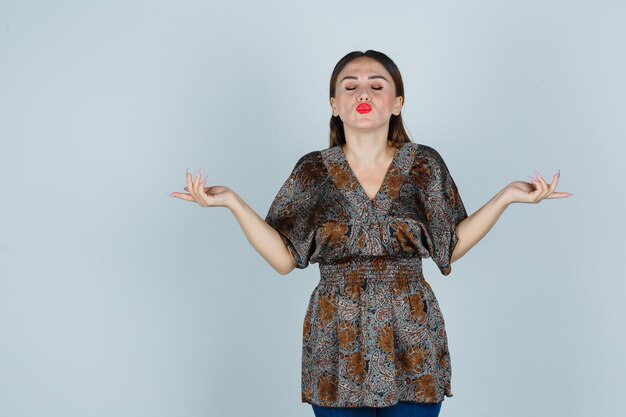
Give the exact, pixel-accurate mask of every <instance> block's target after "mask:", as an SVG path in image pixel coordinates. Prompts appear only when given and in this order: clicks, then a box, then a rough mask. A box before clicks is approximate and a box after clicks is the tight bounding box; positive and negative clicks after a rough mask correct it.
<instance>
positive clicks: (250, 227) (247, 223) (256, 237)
mask: <svg viewBox="0 0 626 417" xmlns="http://www.w3.org/2000/svg"><path fill="white" fill-rule="evenodd" d="M228 208H229V209H230V211H231V212H232V213H233V215H234V216H235V219H236V220H237V222H238V223H239V226H240V227H241V230H243V233H244V235H245V236H246V238H247V239H248V242H250V244H251V245H252V247H253V248H254V249H255V250H256V251H257V252H258V253H259V254H260V255H261V256H262V257H263V258H264V259H265V260H266V261H267V262H268V263H269V264H270V265H271V266H272V268H274V269H275V270H276V271H277V272H278V273H279V274H281V275H286V274H288V273H289V272H290V271H292V270H293V269H294V268H295V260H294V259H293V256H291V253H290V252H289V250H288V249H287V246H286V245H285V243H284V242H283V240H282V238H281V237H280V235H279V234H278V232H277V231H276V230H275V229H274V228H273V227H272V226H270V225H269V224H267V223H266V222H265V220H264V219H262V218H261V217H260V216H259V215H258V214H257V213H256V212H255V211H254V210H253V209H252V207H250V206H249V205H248V204H247V203H246V202H245V201H244V200H243V199H242V198H241V197H240V196H239V195H237V194H234V195H233V197H232V199H231V201H229V203H228Z"/></svg>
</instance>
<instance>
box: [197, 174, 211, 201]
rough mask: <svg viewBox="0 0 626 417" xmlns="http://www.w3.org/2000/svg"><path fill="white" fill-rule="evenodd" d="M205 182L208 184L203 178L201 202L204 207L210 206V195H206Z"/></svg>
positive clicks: (200, 191)
mask: <svg viewBox="0 0 626 417" xmlns="http://www.w3.org/2000/svg"><path fill="white" fill-rule="evenodd" d="M204 184H206V179H203V180H202V181H200V187H199V196H200V202H199V203H200V205H201V206H202V207H209V201H208V196H207V195H206V192H205V188H204Z"/></svg>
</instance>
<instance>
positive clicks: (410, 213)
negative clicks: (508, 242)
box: [265, 142, 467, 407]
mask: <svg viewBox="0 0 626 417" xmlns="http://www.w3.org/2000/svg"><path fill="white" fill-rule="evenodd" d="M466 217H467V213H466V211H465V207H464V205H463V202H462V201H461V198H460V196H459V193H458V190H457V187H456V185H455V183H454V181H453V179H452V177H451V175H450V172H449V171H448V168H447V167H446V164H445V163H444V161H443V159H442V157H441V155H440V154H439V153H438V152H437V151H436V150H435V149H433V148H431V147H429V146H426V145H422V144H417V143H413V142H407V143H404V144H402V146H401V147H399V148H396V150H395V154H394V156H393V159H392V162H391V164H390V165H389V168H388V170H387V172H386V174H385V178H384V180H383V183H382V186H381V187H380V189H379V191H378V193H377V194H376V196H375V197H374V198H373V199H371V200H370V198H369V197H368V196H367V194H366V193H365V190H364V189H363V188H362V186H361V185H360V183H359V182H358V180H357V179H356V176H355V175H354V173H353V171H352V169H351V168H350V166H349V164H348V161H347V159H346V156H345V154H344V152H343V150H342V149H341V147H340V146H333V147H330V148H327V149H323V150H317V151H312V152H309V153H307V154H306V155H304V156H302V157H301V158H300V159H299V160H298V162H297V163H296V165H295V167H294V168H293V171H292V173H291V174H290V175H289V177H288V178H287V180H286V181H285V182H284V184H283V185H282V187H281V188H280V190H279V191H278V194H277V195H276V197H275V199H274V200H273V202H272V204H271V206H270V209H269V212H268V213H267V216H266V218H265V221H266V222H267V223H268V224H269V225H270V226H272V227H273V228H274V229H276V230H277V231H278V233H279V234H280V236H281V237H282V239H283V241H284V242H285V245H286V246H287V248H288V249H289V251H290V252H291V254H292V255H293V257H294V259H295V261H296V263H297V268H300V269H304V268H306V267H307V266H308V265H309V263H318V264H319V270H320V282H319V284H318V285H317V287H315V289H314V290H313V293H312V294H311V298H310V301H309V305H308V308H307V310H306V314H305V317H304V326H303V327H304V329H303V346H302V402H303V403H304V402H305V403H310V404H316V405H319V406H325V407H364V406H368V407H387V406H391V405H394V404H396V403H398V402H399V401H408V402H415V403H434V402H440V401H443V399H444V395H445V396H447V397H452V391H451V385H450V377H451V366H450V354H449V352H448V343H447V335H446V330H445V326H444V320H443V316H442V313H441V310H440V308H439V304H438V302H437V299H436V298H435V294H434V292H433V291H432V289H431V287H430V285H429V284H428V282H426V280H425V279H424V276H423V274H422V258H427V257H431V258H432V259H433V261H434V262H435V263H436V265H437V266H438V267H439V269H440V271H441V273H442V274H443V275H448V274H450V272H451V267H450V257H451V254H452V251H453V249H454V247H455V245H456V242H457V235H456V230H455V227H456V225H457V224H458V223H460V222H461V221H462V220H463V219H465V218H466Z"/></svg>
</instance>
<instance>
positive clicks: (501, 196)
mask: <svg viewBox="0 0 626 417" xmlns="http://www.w3.org/2000/svg"><path fill="white" fill-rule="evenodd" d="M509 205H510V202H509V200H508V198H507V197H506V196H505V193H504V189H503V190H501V191H500V192H498V193H497V194H496V195H495V196H494V197H493V198H492V199H491V200H489V201H488V202H487V203H485V205H484V206H482V207H481V208H480V209H479V210H477V211H476V212H475V213H473V214H472V215H471V216H469V217H468V218H466V219H465V220H463V221H462V222H461V223H459V224H458V225H457V227H456V234H457V237H458V240H457V243H456V246H455V247H454V252H453V253H452V259H451V263H452V262H454V261H456V260H458V259H459V258H461V257H463V255H465V254H466V253H467V252H468V251H469V250H470V249H471V248H472V247H473V246H474V245H476V244H477V243H478V242H479V241H480V240H481V239H482V238H483V237H484V236H485V235H486V234H487V233H488V232H489V231H490V230H491V228H492V227H493V225H494V224H496V222H497V221H498V219H499V218H500V216H501V215H502V213H504V210H506V208H507V207H508V206H509Z"/></svg>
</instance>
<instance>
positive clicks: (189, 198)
mask: <svg viewBox="0 0 626 417" xmlns="http://www.w3.org/2000/svg"><path fill="white" fill-rule="evenodd" d="M170 195H171V196H172V197H176V198H180V199H181V200H185V201H191V202H195V201H196V200H195V199H194V198H193V197H192V196H190V195H189V194H185V193H178V192H175V191H174V192H173V193H171V194H170Z"/></svg>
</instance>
